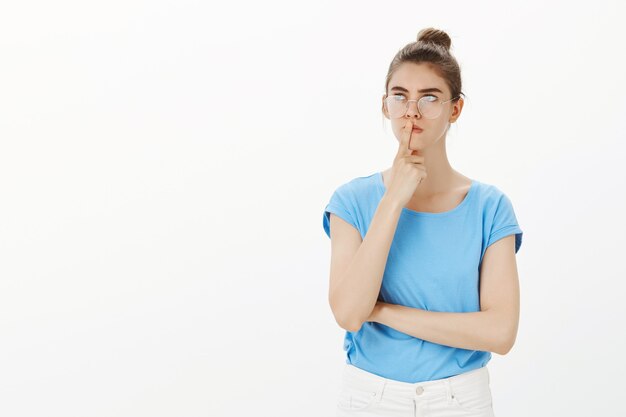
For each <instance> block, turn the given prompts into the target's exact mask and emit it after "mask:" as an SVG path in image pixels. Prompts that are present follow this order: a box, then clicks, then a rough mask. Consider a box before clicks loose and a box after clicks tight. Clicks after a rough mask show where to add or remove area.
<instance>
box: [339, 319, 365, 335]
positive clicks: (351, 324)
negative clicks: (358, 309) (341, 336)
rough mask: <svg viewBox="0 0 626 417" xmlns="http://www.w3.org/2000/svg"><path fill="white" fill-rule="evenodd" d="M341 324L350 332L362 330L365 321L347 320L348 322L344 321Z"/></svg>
mask: <svg viewBox="0 0 626 417" xmlns="http://www.w3.org/2000/svg"><path fill="white" fill-rule="evenodd" d="M339 326H340V327H341V328H342V329H345V330H347V331H349V332H353V333H355V332H358V331H359V330H361V326H363V322H361V321H347V322H343V323H342V324H339Z"/></svg>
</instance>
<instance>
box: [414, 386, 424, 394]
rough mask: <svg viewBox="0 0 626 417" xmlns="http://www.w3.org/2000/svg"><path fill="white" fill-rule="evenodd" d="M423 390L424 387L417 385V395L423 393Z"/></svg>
mask: <svg viewBox="0 0 626 417" xmlns="http://www.w3.org/2000/svg"><path fill="white" fill-rule="evenodd" d="M423 392H424V387H417V388H415V393H416V394H417V395H422V393H423Z"/></svg>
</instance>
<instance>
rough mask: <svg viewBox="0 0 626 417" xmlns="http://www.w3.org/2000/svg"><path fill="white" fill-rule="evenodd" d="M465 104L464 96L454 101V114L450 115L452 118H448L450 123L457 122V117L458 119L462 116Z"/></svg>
mask: <svg viewBox="0 0 626 417" xmlns="http://www.w3.org/2000/svg"><path fill="white" fill-rule="evenodd" d="M463 104H464V101H463V97H460V98H459V99H458V101H457V102H456V103H454V105H453V106H452V114H451V115H450V119H448V121H449V122H450V123H454V122H456V119H458V118H459V116H461V110H463Z"/></svg>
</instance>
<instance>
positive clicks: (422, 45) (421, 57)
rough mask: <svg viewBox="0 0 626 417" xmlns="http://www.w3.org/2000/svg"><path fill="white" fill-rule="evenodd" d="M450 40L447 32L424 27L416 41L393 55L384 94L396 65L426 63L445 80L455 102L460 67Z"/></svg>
mask: <svg viewBox="0 0 626 417" xmlns="http://www.w3.org/2000/svg"><path fill="white" fill-rule="evenodd" d="M450 45H452V41H451V40H450V37H449V36H448V34H447V33H446V32H444V31H442V30H439V29H435V28H431V27H429V28H425V29H422V30H420V31H419V33H418V34H417V41H415V42H411V43H409V44H407V45H405V46H404V47H403V48H402V49H400V50H399V51H398V53H396V56H394V57H393V60H392V61H391V64H390V65H389V70H388V71H387V77H386V79H385V94H386V93H387V89H388V88H389V81H390V80H391V77H392V76H393V74H394V73H395V72H396V70H397V69H398V67H399V66H400V65H402V64H403V63H405V62H413V63H415V64H421V63H426V64H428V65H429V66H430V67H431V68H432V69H433V70H434V71H435V72H436V73H437V75H439V76H440V77H441V78H443V79H444V80H445V81H446V84H447V85H448V88H449V89H450V93H451V94H452V95H451V97H454V99H453V100H452V102H457V101H458V100H459V98H460V96H461V95H462V96H465V94H464V93H463V92H461V69H460V67H459V64H458V62H457V61H456V58H455V57H454V56H453V55H452V54H451V53H450Z"/></svg>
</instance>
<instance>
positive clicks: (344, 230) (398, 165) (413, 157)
mask: <svg viewBox="0 0 626 417" xmlns="http://www.w3.org/2000/svg"><path fill="white" fill-rule="evenodd" d="M412 130H413V122H412V121H411V120H410V119H409V120H407V121H406V123H405V125H404V129H403V131H402V135H401V137H400V141H399V144H398V152H397V154H396V157H395V158H394V160H393V165H392V167H391V173H390V174H391V179H390V181H389V182H390V184H389V188H388V189H386V191H385V194H384V195H383V197H382V198H381V200H380V202H379V203H378V207H377V208H376V212H375V213H374V217H373V218H372V221H371V222H370V226H369V230H368V231H367V233H366V235H365V238H364V239H363V241H361V235H360V233H359V232H358V231H357V230H356V229H355V228H354V227H352V225H350V224H348V223H347V222H346V221H344V220H342V219H341V218H339V217H337V216H334V215H331V216H330V239H331V247H332V251H331V252H332V254H331V269H330V287H329V292H328V301H329V302H330V308H331V309H332V311H333V314H334V316H335V320H336V321H337V324H339V326H341V327H342V328H344V329H346V330H348V331H352V332H355V331H357V330H359V329H360V328H361V326H362V325H363V323H364V322H365V320H367V318H368V317H369V315H370V313H371V312H372V310H373V309H374V306H375V305H376V301H378V294H379V293H380V286H381V284H382V281H383V274H384V272H385V266H386V265H387V257H388V256H389V249H390V248H391V242H392V241H393V237H394V235H395V234H396V228H397V227H398V219H399V218H400V214H402V208H403V207H404V206H405V205H406V203H407V202H408V201H409V200H410V198H411V196H412V195H413V193H414V192H415V189H416V188H417V187H418V185H419V183H420V181H422V179H424V178H426V176H427V174H426V167H425V166H424V157H423V156H421V155H419V152H418V151H417V150H411V148H410V143H411V133H412Z"/></svg>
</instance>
